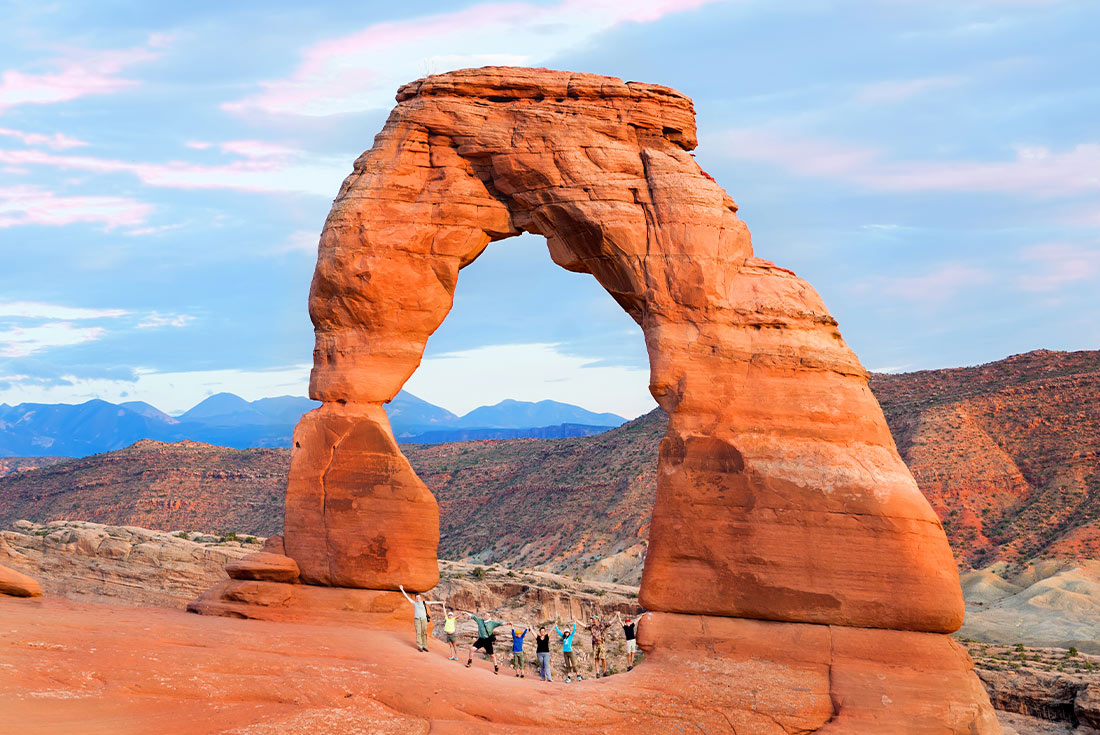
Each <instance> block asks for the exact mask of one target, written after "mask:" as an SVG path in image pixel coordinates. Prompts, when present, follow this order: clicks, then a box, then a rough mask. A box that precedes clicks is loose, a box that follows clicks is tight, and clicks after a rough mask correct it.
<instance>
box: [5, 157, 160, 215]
mask: <svg viewBox="0 0 1100 735" xmlns="http://www.w3.org/2000/svg"><path fill="white" fill-rule="evenodd" d="M2 156H3V151H0V157H2ZM152 211H153V207H152V205H149V204H146V203H144V202H139V201H137V200H135V199H128V198H126V197H115V196H98V195H80V196H65V195H61V194H55V193H54V192H52V191H49V190H47V189H42V188H40V187H35V186H15V187H7V188H0V229H4V228H7V227H18V226H23V225H45V226H52V227H57V226H64V225H71V224H75V223H78V222H86V223H92V224H101V225H103V226H105V227H106V228H107V229H112V228H115V227H133V226H136V225H140V224H142V223H144V222H145V220H146V218H147V217H148V216H149V214H150V213H151V212H152Z"/></svg>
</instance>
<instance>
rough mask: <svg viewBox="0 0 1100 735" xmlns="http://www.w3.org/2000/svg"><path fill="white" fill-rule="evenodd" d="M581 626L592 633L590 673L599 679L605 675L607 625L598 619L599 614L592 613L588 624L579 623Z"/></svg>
mask: <svg viewBox="0 0 1100 735" xmlns="http://www.w3.org/2000/svg"><path fill="white" fill-rule="evenodd" d="M579 625H580V626H581V627H582V628H585V629H586V630H587V631H588V632H589V633H591V634H592V673H593V674H594V675H595V676H596V678H597V679H599V678H600V677H601V676H607V658H606V657H605V656H604V645H603V644H604V639H603V637H604V632H605V631H606V630H607V626H606V625H604V624H603V622H601V621H600V616H599V615H593V616H591V617H589V618H588V625H585V624H584V623H579Z"/></svg>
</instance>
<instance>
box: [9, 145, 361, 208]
mask: <svg viewBox="0 0 1100 735" xmlns="http://www.w3.org/2000/svg"><path fill="white" fill-rule="evenodd" d="M225 145H226V146H228V148H227V149H226V150H232V151H233V152H234V153H236V154H238V155H244V156H248V157H247V158H244V159H243V160H240V159H238V160H233V161H230V162H228V163H223V164H211V165H205V164H197V163H191V162H188V161H169V162H166V163H150V162H134V161H122V160H117V159H110V158H98V157H95V156H78V155H71V154H67V155H62V154H56V153H49V152H47V151H41V150H31V149H27V150H10V149H8V150H5V149H0V164H7V165H11V166H19V167H26V166H49V167H54V168H60V169H66V170H77V171H87V172H90V173H96V174H120V173H121V174H129V175H132V176H135V177H137V178H138V179H139V180H140V181H141V182H142V183H144V184H146V185H148V186H156V187H164V188H173V189H232V190H237V191H249V192H258V193H306V194H317V195H323V196H328V197H331V196H332V195H333V192H335V191H336V190H337V189H338V188H339V186H340V182H341V181H343V179H344V176H346V175H347V172H348V168H349V163H348V161H349V160H350V158H345V157H341V158H339V159H335V158H334V159H317V158H311V157H308V156H306V155H305V154H304V153H303V152H301V151H297V150H294V149H292V148H288V147H285V146H281V145H275V144H265V143H260V142H258V141H235V142H230V143H227V144H225Z"/></svg>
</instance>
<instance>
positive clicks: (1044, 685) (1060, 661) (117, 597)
mask: <svg viewBox="0 0 1100 735" xmlns="http://www.w3.org/2000/svg"><path fill="white" fill-rule="evenodd" d="M19 526H20V528H19V530H13V531H0V539H2V541H3V543H4V544H6V547H4V546H3V544H0V553H6V554H7V555H6V556H0V564H16V563H17V564H20V565H21V566H20V568H21V569H22V571H24V572H26V573H28V574H31V575H33V576H35V577H36V578H38V579H40V580H41V581H42V582H43V584H44V585H45V587H46V588H47V595H49V596H51V597H66V598H69V599H72V600H75V601H80V602H94V601H110V602H112V603H114V604H116V605H117V604H127V605H139V604H140V605H147V606H161V607H170V608H176V609H179V608H180V607H182V604H183V603H184V601H186V599H190V598H191V597H194V596H196V595H198V594H199V593H200V592H201V591H202V590H204V589H206V588H207V587H209V586H210V585H212V584H214V583H215V582H217V581H219V580H221V579H224V577H225V575H224V572H223V571H222V569H221V565H222V564H223V563H224V561H223V559H225V558H233V557H236V556H239V555H243V554H247V553H249V552H250V551H251V550H254V549H255V548H256V546H257V545H256V544H249V543H246V544H243V545H241V546H237V545H235V544H236V542H232V541H228V542H223V541H219V540H218V539H217V538H216V537H213V536H210V535H201V534H191V536H192V537H193V538H199V539H206V540H205V542H202V541H188V540H183V539H179V538H177V537H176V536H173V535H170V534H167V533H164V532H157V531H147V530H145V529H137V528H120V527H111V526H101V525H98V524H91V523H82V522H68V523H54V524H49V525H41V524H30V523H25V524H19ZM39 534H44V535H39ZM74 537H75V538H78V539H80V540H81V541H82V542H80V543H73V542H69V543H62V540H63V539H66V538H74ZM123 538H128V539H134V538H136V539H141V541H140V542H139V545H145V546H146V547H149V548H150V549H153V548H157V547H162V551H161V552H159V553H150V552H149V551H148V550H147V551H145V552H144V553H138V554H133V553H131V554H130V555H129V556H128V557H126V558H125V559H120V558H111V557H110V556H99V555H90V554H89V553H88V549H89V548H90V547H91V546H92V544H91V543H90V540H95V539H100V541H99V543H98V544H97V545H96V548H99V546H103V551H104V552H106V551H107V550H108V549H110V548H112V547H113V548H118V547H117V546H116V545H115V541H116V540H118V539H123ZM105 539H106V540H109V541H107V542H106V543H104V540H105ZM163 548H169V549H172V550H173V553H164V552H163ZM185 549H186V550H188V551H189V554H190V561H188V562H186V563H182V562H180V557H181V556H183V555H182V554H181V553H180V552H181V550H185ZM15 550H18V552H16V551H15ZM13 553H16V554H17V555H16V556H13ZM13 560H14V561H13ZM165 564H167V565H169V567H170V571H169V570H165V569H163V566H164V565H165ZM169 577H171V579H172V584H173V588H172V591H171V593H167V592H165V590H164V589H163V585H164V584H165V583H166V580H167V579H168V578H169ZM1057 577H1058V575H1057V574H1055V575H1054V577H1053V578H1057ZM966 579H967V577H966V576H965V575H964V589H967V590H968V591H969V592H970V593H971V594H972V595H975V596H980V595H982V594H983V592H984V593H985V594H986V597H985V598H983V599H985V600H986V601H988V599H989V598H988V590H987V589H985V588H984V587H982V588H979V587H976V586H975V585H974V584H968V583H967V582H966ZM1048 579H1051V578H1048ZM1018 581H1019V580H1018ZM1025 581H1026V580H1025ZM999 594H1003V593H999ZM430 596H431V597H433V598H436V599H444V600H446V601H448V603H449V604H450V605H451V606H452V607H460V608H465V609H472V610H479V611H482V612H484V613H486V614H488V615H489V616H491V617H493V618H495V619H506V620H517V621H521V622H525V623H530V624H538V623H540V622H547V621H552V622H564V621H566V620H569V619H570V618H579V619H587V617H588V616H589V615H590V614H593V613H595V614H598V615H601V616H603V617H604V618H605V619H610V618H611V617H612V616H613V615H614V613H615V611H620V612H623V613H624V614H625V613H631V612H635V611H637V609H638V608H637V589H636V588H633V587H627V586H622V585H615V584H608V583H601V582H594V581H591V580H585V581H577V580H575V579H573V578H571V577H565V576H561V575H554V574H549V573H546V572H541V571H535V570H522V569H514V570H513V569H508V568H506V567H499V566H498V567H491V566H490V567H480V566H477V565H473V564H467V563H461V562H448V561H441V562H440V584H439V586H438V587H437V588H436V589H435V590H433V591H432V593H431V595H430ZM968 596H970V595H968ZM976 601H977V597H974V598H972V599H971V600H970V609H971V610H974V609H979V610H980V608H977V607H976V605H975V602H976ZM72 609H73V610H85V611H92V612H89V613H87V614H93V615H100V616H102V615H106V613H102V612H96V611H100V610H101V608H100V606H98V605H89V606H87V607H83V608H72ZM81 614H84V613H81ZM971 614H972V615H973V614H974V613H973V612H972V613H971ZM979 614H980V613H979ZM1058 614H1059V615H1066V614H1068V611H1061V612H1059V613H1058ZM1056 617H1057V616H1056V615H1051V618H1056ZM264 625H267V624H266V623H265V624H264ZM246 630H248V629H246ZM964 630H965V629H964ZM458 631H459V633H460V655H461V656H462V657H463V660H464V657H465V646H467V645H468V644H469V641H470V640H471V639H472V637H473V624H472V623H470V622H467V621H463V622H460V623H459V625H458ZM434 634H435V637H436V638H437V640H438V641H439V642H440V645H442V640H443V634H442V629H441V626H440V625H437V626H435V631H434ZM74 635H75V633H74ZM1003 635H1005V636H1011V635H1012V631H1011V629H1009V630H1007V631H1005V632H1004V633H1003ZM498 640H499V641H500V643H501V645H500V646H499V647H498V648H499V649H500V650H502V651H504V652H505V653H506V652H507V650H508V646H507V644H506V641H507V640H508V636H507V632H506V631H504V630H502V631H501V633H500V634H499V636H498ZM1006 640H1012V639H1011V638H1006ZM578 641H579V645H578V651H579V652H580V658H581V670H582V672H583V673H584V674H585V675H586V677H588V676H590V672H591V658H590V647H589V643H588V635H587V633H583V632H582V633H580V634H579V636H578ZM40 643H42V644H43V645H54V644H46V642H45V641H41V642H40ZM526 643H527V645H526V649H527V654H528V660H529V667H528V670H527V679H530V678H532V677H535V670H534V668H533V666H532V665H531V664H532V662H533V660H534V655H533V651H534V646H533V638H532V635H531V634H529V635H528V638H527V641H526ZM326 645H327V644H326ZM966 645H967V647H968V648H969V651H970V653H971V655H972V656H973V657H974V659H975V662H976V666H977V670H978V673H979V676H980V677H981V678H982V680H983V682H984V683H985V685H986V687H987V689H988V690H989V691H990V693H991V696H992V698H993V701H994V702H995V703H996V704H997V706H998V707H1001V708H1006V709H1008V710H1009V711H1007V712H1006V711H999V712H998V718H999V719H1000V720H1001V723H1002V725H1004V726H1005V732H1006V733H1009V734H1010V735H1011V733H1017V734H1018V735H1047V734H1053V733H1076V734H1077V735H1085V734H1086V732H1087V731H1086V730H1084V729H1078V730H1073V729H1072V727H1071V723H1072V722H1073V721H1074V720H1073V719H1071V718H1070V716H1069V713H1070V712H1073V711H1074V710H1073V703H1074V702H1075V701H1076V700H1077V699H1078V698H1079V697H1078V692H1079V690H1083V689H1084V688H1087V687H1082V686H1081V685H1082V684H1085V685H1087V684H1090V683H1091V684H1095V683H1096V682H1097V680H1098V679H1100V666H1098V667H1097V668H1095V669H1090V668H1089V667H1090V666H1096V665H1097V664H1100V659H1098V658H1096V657H1091V656H1088V655H1086V654H1084V653H1082V654H1080V655H1077V656H1068V655H1067V654H1068V652H1067V651H1066V649H1064V648H1063V649H1050V648H1033V647H1028V648H1027V649H1026V650H1025V651H1024V652H1019V651H1017V650H1016V648H1015V646H1014V645H1010V646H999V645H993V644H983V643H980V642H977V641H968V642H967V643H966ZM608 648H609V654H610V659H609V663H610V665H611V667H612V671H613V672H622V671H623V670H624V668H625V666H624V665H625V650H624V645H623V641H622V636H621V632H620V631H619V629H618V627H617V626H613V628H612V638H611V643H610V645H609V646H608ZM0 650H2V649H0ZM436 650H443V649H439V648H437V649H436ZM239 653H240V655H248V653H249V652H248V651H247V650H241V651H239ZM4 655H6V653H5V654H4ZM153 655H155V654H153ZM444 655H445V654H444ZM162 660H165V659H162ZM502 660H503V659H502ZM477 661H478V665H479V666H480V667H482V668H483V669H484V668H487V667H488V663H487V662H485V661H483V660H482V659H480V658H479V659H477ZM5 662H7V659H6V658H4V657H3V656H0V664H3V663H5ZM172 665H174V664H170V666H169V668H170V667H171V666H172ZM643 665H644V664H643ZM1059 669H1061V671H1059ZM553 670H554V676H555V678H556V679H558V680H559V681H560V680H561V679H562V676H561V672H562V661H561V655H560V652H559V651H558V647H557V646H555V647H554V649H553ZM639 670H640V669H639ZM11 671H12V670H11V669H10V668H7V667H4V666H2V665H0V686H2V680H3V678H4V676H3V674H4V673H5V672H6V673H8V674H11ZM463 671H465V670H463ZM254 673H255V672H254ZM501 675H502V676H507V677H508V678H512V672H511V670H510V669H504V670H502V674H501ZM162 676H163V675H162ZM1062 680H1069V681H1071V682H1072V684H1071V687H1072V691H1071V692H1070V695H1069V699H1068V702H1069V707H1068V709H1067V704H1066V702H1067V700H1066V695H1065V692H1066V691H1067V690H1066V688H1065V687H1064V686H1063V687H1057V686H1054V683H1053V682H1057V681H1062ZM65 681H66V682H68V680H67V679H66V680H65ZM612 681H622V679H621V677H618V676H616V677H615V678H614V679H613V680H612ZM218 682H223V680H222V679H221V677H219V678H218ZM221 685H222V684H221V683H219V684H217V685H216V686H221ZM211 686H215V685H214V684H212V685H211ZM31 691H33V692H36V693H37V697H38V698H40V699H43V701H45V702H50V701H56V700H57V699H59V698H62V697H72V698H76V699H80V700H82V701H84V702H85V703H86V704H88V703H89V702H88V700H89V697H88V696H87V695H88V692H87V691H84V690H81V691H71V692H70V691H68V690H67V689H63V688H56V689H55V690H54V691H53V693H52V694H51V695H50V696H48V697H47V696H46V695H44V694H43V693H42V692H41V691H39V690H37V689H32V690H31ZM570 691H572V690H570ZM1059 692H1061V694H1059ZM27 696H29V695H27ZM219 696H223V697H227V698H230V699H231V698H233V697H235V696H237V695H236V694H235V693H234V692H233V691H230V690H226V691H222V692H221V694H220V695H219ZM1080 699H1081V703H1082V707H1081V708H1080V709H1082V710H1083V709H1084V707H1085V706H1086V705H1087V703H1088V701H1089V700H1088V698H1087V697H1086V696H1081V697H1080ZM1089 706H1091V705H1089ZM1035 715H1042V716H1043V717H1046V718H1048V719H1040V718H1038V717H1035ZM1074 716H1075V717H1077V716H1076V715H1074ZM296 717H301V718H302V721H303V722H306V721H314V720H318V719H323V718H325V717H333V718H336V720H334V721H337V722H350V721H351V719H350V718H352V717H353V716H352V715H349V714H347V713H343V712H340V713H336V714H333V713H328V714H326V715H323V716H322V715H321V714H319V713H312V714H309V715H297V716H296ZM1050 718H1053V719H1050ZM1077 721H1081V720H1080V718H1079V717H1078V720H1077ZM252 731H253V730H245V732H252ZM256 731H257V732H264V731H265V730H256ZM351 731H352V732H354V730H351ZM0 732H3V725H2V724H0Z"/></svg>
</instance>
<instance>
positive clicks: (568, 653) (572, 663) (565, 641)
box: [554, 621, 584, 684]
mask: <svg viewBox="0 0 1100 735" xmlns="http://www.w3.org/2000/svg"><path fill="white" fill-rule="evenodd" d="M570 622H572V623H573V629H572V630H570V631H569V632H568V633H563V632H562V631H561V630H559V629H558V626H556V625H555V626H554V632H555V633H557V634H558V637H559V638H561V655H562V656H563V657H564V658H565V683H567V684H568V683H569V682H571V681H573V676H572V675H573V674H576V676H577V681H581V680H582V679H583V678H584V677H583V676H581V675H580V674H579V673H577V655H576V654H575V653H573V636H575V635H576V634H577V624H576V622H574V621H570Z"/></svg>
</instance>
